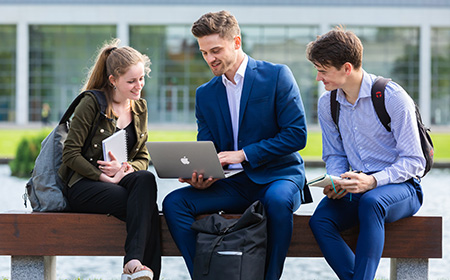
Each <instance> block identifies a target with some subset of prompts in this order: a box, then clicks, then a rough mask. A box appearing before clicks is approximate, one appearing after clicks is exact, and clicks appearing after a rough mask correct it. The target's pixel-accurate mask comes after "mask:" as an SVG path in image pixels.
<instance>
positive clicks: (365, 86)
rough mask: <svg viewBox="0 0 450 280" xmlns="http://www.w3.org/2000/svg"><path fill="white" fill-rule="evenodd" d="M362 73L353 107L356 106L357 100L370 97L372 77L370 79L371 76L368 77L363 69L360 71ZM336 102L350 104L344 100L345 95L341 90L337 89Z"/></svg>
mask: <svg viewBox="0 0 450 280" xmlns="http://www.w3.org/2000/svg"><path fill="white" fill-rule="evenodd" d="M362 72H363V78H362V81H361V87H360V88H359V93H358V99H356V102H355V104H354V106H356V104H357V103H358V100H359V99H361V98H366V97H371V90H372V84H373V81H374V77H372V76H373V75H369V74H368V73H367V72H366V71H364V69H362ZM337 101H338V102H339V103H341V104H350V103H348V101H347V99H346V98H345V94H344V92H343V91H342V89H341V88H339V89H338V91H337Z"/></svg>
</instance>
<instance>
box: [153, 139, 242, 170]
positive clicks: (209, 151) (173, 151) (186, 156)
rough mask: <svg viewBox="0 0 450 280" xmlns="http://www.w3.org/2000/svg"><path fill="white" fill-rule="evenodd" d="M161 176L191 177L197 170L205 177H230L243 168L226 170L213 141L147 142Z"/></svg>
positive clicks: (154, 164)
mask: <svg viewBox="0 0 450 280" xmlns="http://www.w3.org/2000/svg"><path fill="white" fill-rule="evenodd" d="M146 145H147V149H148V151H149V153H150V158H151V161H152V164H153V166H154V167H155V170H156V173H157V174H158V177H159V178H191V177H192V173H193V172H194V171H196V172H197V173H198V174H203V176H204V177H205V178H209V177H212V178H219V179H221V178H228V177H230V176H232V175H235V174H237V173H239V172H241V171H242V170H243V169H227V170H224V169H223V168H222V165H221V164H220V161H219V157H218V156H217V151H216V148H215V147H214V144H213V142H211V141H195V142H147V143H146Z"/></svg>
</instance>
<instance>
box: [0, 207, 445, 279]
mask: <svg viewBox="0 0 450 280" xmlns="http://www.w3.org/2000/svg"><path fill="white" fill-rule="evenodd" d="M160 217H161V236H162V254H163V256H180V252H179V251H178V249H177V247H176V246H175V244H174V242H173V240H172V237H171V235H170V233H169V230H168V229H167V224H166V222H165V219H164V217H163V215H162V214H161V216H160ZM309 218H310V217H309V216H299V215H294V233H293V236H292V241H291V246H290V248H289V252H288V257H323V256H322V253H321V251H320V249H319V247H318V245H317V243H316V241H315V239H314V236H313V235H312V232H311V230H310V228H309V225H308V221H309ZM357 234H358V229H357V228H353V229H351V230H348V231H345V232H343V233H342V235H343V237H344V239H345V240H346V242H347V243H348V244H349V245H350V246H351V247H352V248H355V246H356V241H357ZM125 235H126V231H125V223H123V222H121V221H119V220H118V219H116V218H114V217H112V216H107V215H99V214H78V213H1V214H0V255H10V256H11V280H22V279H24V280H25V279H26V280H32V279H40V280H42V279H45V280H55V279H56V256H123V255H124V249H123V245H124V242H125ZM383 257H385V258H391V277H390V279H391V280H393V279H395V280H400V279H428V259H429V258H442V218H441V217H411V218H406V219H403V220H400V221H397V222H395V223H392V224H387V225H386V243H385V249H384V251H383Z"/></svg>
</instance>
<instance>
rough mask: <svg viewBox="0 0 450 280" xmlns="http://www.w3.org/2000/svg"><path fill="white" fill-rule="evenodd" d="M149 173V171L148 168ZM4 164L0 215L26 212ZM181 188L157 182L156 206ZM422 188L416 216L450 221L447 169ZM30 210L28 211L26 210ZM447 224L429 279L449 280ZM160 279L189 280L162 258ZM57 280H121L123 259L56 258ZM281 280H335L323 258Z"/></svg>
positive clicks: (291, 266) (1, 259)
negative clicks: (0, 213) (439, 254)
mask: <svg viewBox="0 0 450 280" xmlns="http://www.w3.org/2000/svg"><path fill="white" fill-rule="evenodd" d="M151 170H152V169H151ZM323 172H324V169H321V168H314V169H307V175H308V178H312V177H315V176H318V175H320V174H321V173H323ZM10 173H11V172H10V170H9V167H8V166H7V165H0V181H1V182H2V183H1V184H0V212H5V211H10V210H27V209H25V208H24V205H23V200H22V198H21V197H22V194H23V193H24V190H25V183H26V180H24V179H18V178H15V177H11V176H10ZM180 186H182V184H181V183H179V182H178V181H177V180H167V179H164V180H158V187H159V194H158V204H159V206H160V207H161V202H162V199H163V198H164V196H165V195H167V194H168V193H169V192H170V191H172V190H173V189H176V188H179V187H180ZM422 186H423V189H424V193H425V197H424V205H423V206H422V208H421V209H420V210H419V212H418V213H417V215H420V216H442V217H443V218H444V220H445V219H446V218H450V195H449V191H448V189H449V188H450V170H448V169H444V170H439V169H434V170H432V171H431V172H430V173H429V174H428V175H427V176H426V177H425V178H424V179H423V181H422ZM311 191H312V195H313V198H314V200H315V201H314V203H311V204H306V205H303V206H301V207H300V209H299V210H298V211H297V212H296V214H300V215H310V214H312V213H313V211H314V209H315V207H316V205H317V203H318V201H319V200H320V199H321V198H322V196H323V195H322V193H321V189H319V188H313V189H312V190H311ZM28 207H30V206H28ZM28 210H29V211H31V210H30V208H28ZM449 226H450V224H449V223H447V224H446V223H444V232H443V238H444V241H443V249H444V258H443V259H431V260H430V265H429V271H430V273H429V276H430V279H432V280H438V279H450V256H448V255H446V254H445V253H446V252H448V249H450V242H449V241H450V235H449V233H450V228H449ZM10 260H11V258H10V257H8V256H0V278H1V277H7V278H10V268H11V264H10ZM162 265H163V267H162V274H161V279H162V280H184V279H186V280H187V279H189V276H188V272H187V269H186V267H185V265H184V262H183V259H182V258H181V257H163V263H162ZM56 267H57V277H58V279H71V280H72V279H76V278H78V277H81V278H83V279H84V280H88V279H94V278H97V279H102V280H113V279H120V275H121V273H122V257H83V256H79V257H57V264H56ZM282 279H283V280H292V279H302V280H312V279H318V280H319V279H320V280H326V279H336V276H335V275H334V273H333V272H332V270H331V269H330V268H329V267H328V265H327V263H326V262H325V260H324V259H323V258H288V259H287V260H286V264H285V268H284V272H283V276H282ZM377 279H389V259H382V260H381V263H380V266H379V268H378V271H377Z"/></svg>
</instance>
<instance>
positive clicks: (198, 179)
mask: <svg viewBox="0 0 450 280" xmlns="http://www.w3.org/2000/svg"><path fill="white" fill-rule="evenodd" d="M217 180H219V179H213V178H211V177H210V178H208V179H205V178H203V174H200V175H198V174H197V172H194V173H192V177H191V178H190V179H183V178H178V181H180V182H181V183H188V184H189V185H191V186H193V187H194V188H196V189H199V190H204V189H207V188H209V187H210V186H211V185H212V184H213V183H214V182H216V181H217Z"/></svg>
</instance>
